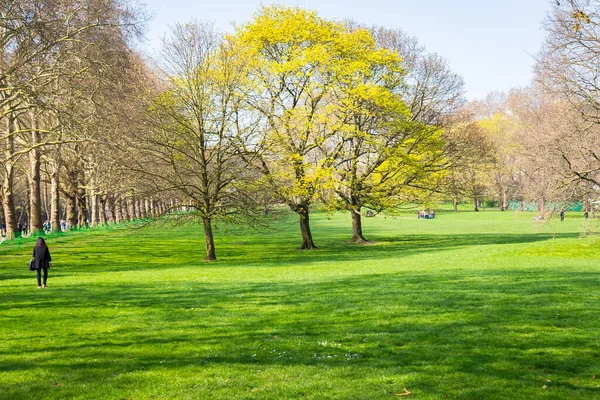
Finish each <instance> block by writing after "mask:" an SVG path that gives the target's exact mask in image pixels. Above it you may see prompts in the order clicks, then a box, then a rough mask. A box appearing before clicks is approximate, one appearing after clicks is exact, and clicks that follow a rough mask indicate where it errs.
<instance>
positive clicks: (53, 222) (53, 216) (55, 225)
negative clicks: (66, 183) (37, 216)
mask: <svg viewBox="0 0 600 400" xmlns="http://www.w3.org/2000/svg"><path fill="white" fill-rule="evenodd" d="M50 182H51V185H50V192H51V193H50V204H51V206H50V217H49V220H50V232H59V231H60V190H59V188H60V186H59V183H60V182H59V175H58V165H53V167H52V173H51V175H50Z"/></svg>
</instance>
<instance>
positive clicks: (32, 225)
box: [29, 115, 43, 235]
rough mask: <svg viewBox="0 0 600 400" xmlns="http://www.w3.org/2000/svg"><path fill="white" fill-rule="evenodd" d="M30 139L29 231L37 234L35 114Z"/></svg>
mask: <svg viewBox="0 0 600 400" xmlns="http://www.w3.org/2000/svg"><path fill="white" fill-rule="evenodd" d="M31 140H32V145H33V146H34V148H33V149H31V151H30V152H29V164H30V167H31V169H30V174H31V176H30V181H29V232H30V234H32V235H37V234H39V233H40V232H41V231H42V228H43V221H42V191H41V190H40V150H39V149H38V148H37V147H36V146H37V145H38V144H39V143H40V132H39V131H38V127H37V116H35V115H34V116H33V117H32V132H31Z"/></svg>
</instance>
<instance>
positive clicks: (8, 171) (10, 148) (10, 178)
mask: <svg viewBox="0 0 600 400" xmlns="http://www.w3.org/2000/svg"><path fill="white" fill-rule="evenodd" d="M6 124H7V132H6V133H7V135H6V149H5V160H6V161H5V162H4V171H3V172H4V179H3V182H2V196H1V197H2V208H3V209H4V220H5V223H6V239H13V238H14V237H15V233H16V231H17V220H16V218H15V217H16V212H15V200H14V193H13V189H14V173H15V172H14V161H13V160H12V157H13V154H14V152H15V137H14V136H13V133H14V119H13V118H12V116H8V117H7V121H6Z"/></svg>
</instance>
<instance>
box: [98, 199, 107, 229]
mask: <svg viewBox="0 0 600 400" xmlns="http://www.w3.org/2000/svg"><path fill="white" fill-rule="evenodd" d="M97 198H98V218H99V219H100V225H101V226H104V225H106V196H97Z"/></svg>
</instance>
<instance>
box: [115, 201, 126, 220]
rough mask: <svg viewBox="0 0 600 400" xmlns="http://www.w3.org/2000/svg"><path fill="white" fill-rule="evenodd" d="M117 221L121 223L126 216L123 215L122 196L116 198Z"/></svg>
mask: <svg viewBox="0 0 600 400" xmlns="http://www.w3.org/2000/svg"><path fill="white" fill-rule="evenodd" d="M115 203H116V204H115V221H116V222H117V224H120V223H121V222H123V221H124V220H125V216H124V215H123V202H122V200H121V198H120V197H118V198H117V199H115Z"/></svg>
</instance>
